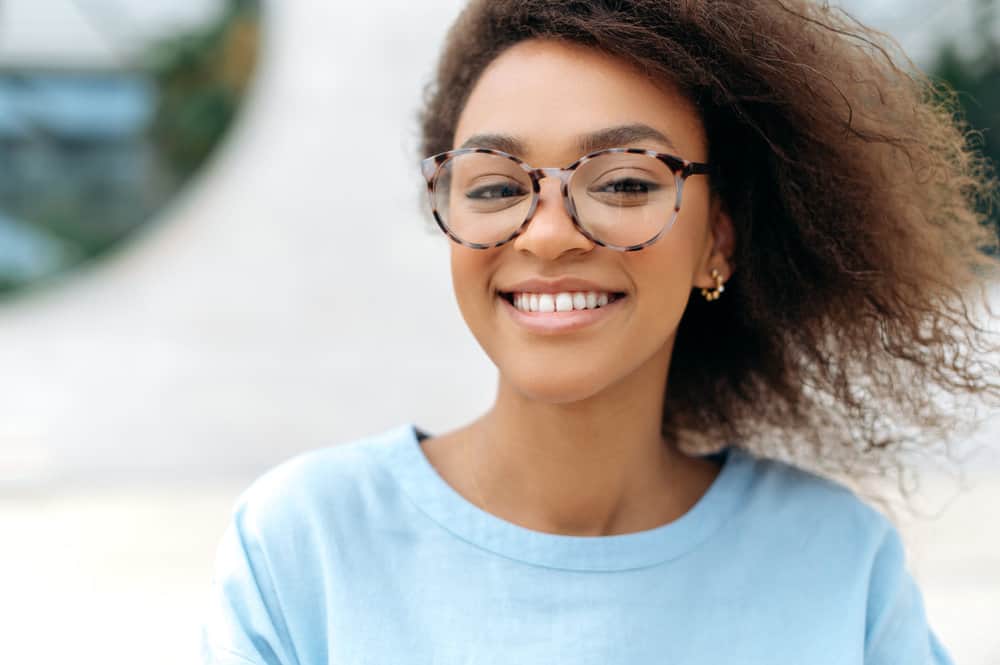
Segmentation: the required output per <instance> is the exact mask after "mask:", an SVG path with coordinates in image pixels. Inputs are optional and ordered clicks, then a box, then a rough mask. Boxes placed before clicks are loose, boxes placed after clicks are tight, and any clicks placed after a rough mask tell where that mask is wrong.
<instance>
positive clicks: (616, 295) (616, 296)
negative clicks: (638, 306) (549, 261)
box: [497, 291, 626, 311]
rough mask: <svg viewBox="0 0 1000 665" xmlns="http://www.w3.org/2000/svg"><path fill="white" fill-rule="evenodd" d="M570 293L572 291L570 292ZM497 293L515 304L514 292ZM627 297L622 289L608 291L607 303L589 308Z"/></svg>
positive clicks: (598, 307)
mask: <svg viewBox="0 0 1000 665" xmlns="http://www.w3.org/2000/svg"><path fill="white" fill-rule="evenodd" d="M570 293H572V292H570ZM497 295H498V296H500V297H501V298H503V299H504V300H506V301H507V302H508V303H510V304H511V306H513V305H514V293H513V292H507V291H497ZM548 295H552V296H555V295H556V294H554V293H551V294H548ZM625 297H626V294H625V293H624V292H622V291H615V292H608V302H607V304H606V305H597V306H595V307H593V308H591V307H588V308H587V309H600V308H601V307H606V306H607V305H610V304H611V303H613V302H615V301H616V300H621V299H622V298H625ZM573 311H580V310H578V309H577V308H576V307H574V308H573Z"/></svg>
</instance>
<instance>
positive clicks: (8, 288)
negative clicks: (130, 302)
mask: <svg viewBox="0 0 1000 665" xmlns="http://www.w3.org/2000/svg"><path fill="white" fill-rule="evenodd" d="M259 35H260V7H259V0H176V1H175V2H171V3H150V2H147V1H146V0H46V2H37V0H5V2H4V3H3V5H0V44H3V45H2V46H0V299H3V298H5V297H9V296H10V295H12V294H13V293H15V292H17V291H21V290H24V289H26V288H27V287H29V286H32V285H36V284H40V283H43V282H46V281H49V280H51V279H53V278H55V277H57V276H60V275H62V274H64V273H66V272H67V271H69V270H70V269H72V268H73V267H75V266H77V265H79V264H81V263H82V262H85V261H89V260H92V259H95V258H97V257H100V256H102V255H105V254H107V253H108V252H110V251H112V250H114V249H115V248H118V247H120V246H121V245H122V244H123V241H125V240H126V239H127V238H128V237H129V235H130V234H132V233H134V232H135V231H136V230H138V229H140V228H141V227H142V226H143V225H145V224H148V223H149V222H150V220H152V219H154V217H155V213H156V212H157V211H158V210H159V209H160V208H162V207H163V206H164V205H165V204H166V202H167V201H169V200H170V198H171V197H172V196H173V195H174V194H175V193H176V192H177V190H178V189H179V188H180V187H181V186H183V184H184V183H185V181H187V180H188V179H189V178H190V177H192V176H193V175H194V174H196V173H197V172H198V170H199V169H200V168H201V167H202V166H203V165H204V164H205V162H206V159H207V158H208V157H209V155H210V154H211V153H212V151H213V150H214V149H215V148H216V147H217V146H218V145H219V142H220V141H221V140H222V139H223V137H224V136H225V135H226V133H227V131H228V129H229V128H230V126H231V125H232V123H233V120H234V118H235V115H236V113H237V112H238V109H239V107H240V103H241V101H242V99H243V97H244V95H245V94H246V92H247V89H248V86H249V85H250V82H251V79H252V75H253V71H254V67H255V63H256V61H257V56H258V46H259Z"/></svg>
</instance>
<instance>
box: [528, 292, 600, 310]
mask: <svg viewBox="0 0 1000 665" xmlns="http://www.w3.org/2000/svg"><path fill="white" fill-rule="evenodd" d="M512 300H513V302H514V307H515V308H517V309H519V310H521V311H522V312H569V311H572V310H574V309H577V310H582V309H596V308H598V307H603V306H604V305H607V304H608V303H609V302H610V301H611V294H609V293H607V292H605V293H598V292H596V291H573V292H570V291H562V292H559V293H515V294H513V298H512Z"/></svg>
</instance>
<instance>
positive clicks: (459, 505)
mask: <svg viewBox="0 0 1000 665" xmlns="http://www.w3.org/2000/svg"><path fill="white" fill-rule="evenodd" d="M885 48H886V43H885V40H884V39H883V38H882V37H881V36H880V35H878V34H877V33H875V32H873V31H871V30H869V29H866V28H864V27H862V26H860V25H857V24H855V23H853V22H852V21H851V20H850V19H848V18H847V17H845V16H844V15H842V14H840V13H838V12H836V11H832V10H828V9H824V8H821V7H819V6H817V5H814V4H811V3H807V2H804V1H802V0H796V1H790V2H788V1H786V2H784V3H780V2H747V1H745V0H743V1H718V2H715V1H712V2H705V1H702V2H687V1H680V0H676V1H672V2H669V1H663V0H660V1H652V0H648V1H632V2H618V1H616V2H608V1H603V2H600V1H596V0H591V1H582V0H544V1H542V0H476V1H473V2H472V3H471V4H470V5H469V6H468V7H467V8H466V9H465V11H464V12H463V14H462V15H461V17H460V18H459V19H458V21H457V22H456V24H455V25H454V27H453V28H452V30H451V32H450V34H449V37H448V41H447V44H446V46H445V49H444V53H443V55H442V59H441V62H440V67H439V70H438V72H437V77H436V80H435V82H434V85H433V86H432V87H431V88H430V91H429V92H430V94H429V96H428V99H427V102H426V107H425V109H424V113H423V148H424V157H425V159H424V161H423V165H422V166H423V174H424V176H425V178H426V181H427V189H428V194H429V200H430V208H431V209H432V211H433V214H434V217H435V220H436V223H437V224H438V226H439V227H440V228H441V230H442V231H444V233H446V234H447V235H448V237H449V238H450V240H451V242H450V247H451V267H452V275H453V282H454V288H455V294H456V297H457V300H458V303H459V306H460V309H461V312H462V315H463V317H464V319H465V321H466V323H467V324H468V326H469V328H470V330H471V331H472V333H473V334H474V335H475V337H476V339H477V340H478V341H479V343H480V344H481V346H482V347H483V349H484V351H485V352H486V353H487V354H488V355H489V357H490V358H491V359H492V360H493V362H494V363H495V364H496V366H497V368H498V370H499V383H498V388H497V395H496V401H495V403H494V405H493V407H492V408H491V409H490V410H489V411H488V412H486V413H485V414H483V415H482V416H480V417H479V418H477V419H475V420H474V421H473V422H470V423H469V424H467V425H465V426H463V427H460V428H458V429H455V430H453V431H450V432H447V433H442V434H440V435H438V436H429V435H428V434H427V433H425V432H423V431H421V430H420V429H419V428H417V427H415V426H413V425H410V424H406V425H401V426H398V427H395V428H392V429H391V430H388V431H385V432H381V433H378V434H373V435H371V436H368V437H365V438H362V439H359V440H356V441H353V442H349V443H346V444H343V445H337V446H333V447H331V448H327V449H323V450H318V451H315V452H311V453H308V454H305V455H302V456H299V457H297V458H295V459H294V460H291V461H289V462H287V463H285V464H282V465H280V466H279V467H278V468H276V469H274V470H272V471H270V472H269V473H267V474H265V475H264V476H263V477H262V478H260V479H259V480H258V481H256V482H255V483H254V484H253V486H251V487H250V488H249V489H248V490H247V491H246V492H245V493H244V494H243V495H242V496H241V497H240V500H239V502H238V504H237V506H236V509H235V511H234V515H233V518H234V519H233V522H232V524H231V526H230V528H229V529H228V530H227V532H226V535H225V537H224V540H223V543H222V546H221V548H220V550H219V559H218V564H217V566H218V568H217V573H216V580H215V587H214V595H213V604H212V609H211V612H210V614H209V615H208V618H207V621H206V624H205V631H204V641H203V644H204V659H205V662H210V663H254V664H258V665H264V664H277V663H281V664H285V665H287V664H291V663H296V664H299V665H314V664H319V663H360V662H371V663H432V662H433V663H442V664H445V663H448V664H451V663H476V664H477V665H482V664H483V663H494V662H495V663H543V662H544V663H552V662H571V663H601V664H602V665H603V664H607V663H629V664H638V663H654V662H655V663H689V664H696V663H712V664H715V663H741V664H747V663H767V664H768V665H778V664H784V663H788V664H793V663H794V664H796V665H800V664H802V663H809V664H810V665H820V664H826V663H829V664H831V665H832V664H834V663H836V664H838V665H840V664H844V663H865V664H882V663H884V664H889V663H892V664H897V663H921V664H929V663H937V664H943V663H950V662H951V660H950V657H949V655H948V651H947V650H946V648H945V647H944V646H943V645H942V644H941V643H940V641H939V640H938V638H937V636H936V634H935V633H934V631H933V630H932V628H931V627H930V626H929V623H928V620H927V618H926V614H925V611H924V606H923V601H922V597H921V593H920V591H919V589H918V588H917V586H916V584H915V582H914V580H913V578H912V577H911V575H910V574H909V573H908V571H907V568H906V561H905V557H904V552H903V548H902V545H901V542H900V537H899V534H898V532H897V530H896V529H895V528H894V527H893V525H892V523H891V522H890V521H889V520H888V519H886V518H885V517H883V516H882V515H881V514H880V513H879V512H878V511H876V510H875V509H873V508H871V507H869V506H868V505H867V504H866V503H865V502H864V501H862V500H861V499H859V498H858V497H857V495H856V494H855V493H854V492H853V491H852V490H850V489H848V487H847V486H846V485H845V484H841V483H840V482H836V481H834V480H830V479H826V478H824V477H822V476H820V475H817V474H815V473H813V472H811V471H806V470H803V469H800V468H797V467H796V466H793V465H791V464H788V463H787V461H788V460H793V461H794V460H797V461H800V462H802V464H803V465H807V466H814V467H819V468H823V469H826V470H828V471H829V472H830V473H831V474H837V473H838V472H839V473H840V474H841V475H845V478H846V479H847V480H849V481H861V480H863V479H864V478H865V477H866V475H879V474H885V473H889V472H891V471H892V470H893V469H897V470H902V471H906V469H907V468H908V466H907V465H908V464H909V463H910V460H909V459H908V458H906V457H905V456H904V455H903V451H904V450H912V449H917V448H919V447H921V446H923V447H925V448H926V449H928V450H932V449H937V446H938V444H940V442H941V441H942V440H944V439H945V438H946V437H945V435H946V434H947V433H948V432H949V431H951V430H953V429H954V427H955V426H956V425H957V424H962V422H963V421H961V420H960V419H958V418H957V417H952V416H951V415H950V414H953V413H954V411H951V410H949V408H948V407H947V405H945V404H943V403H942V402H941V400H940V394H941V391H944V393H943V394H945V395H951V396H955V395H958V396H960V397H962V396H964V397H963V399H964V400H966V401H967V398H968V397H970V396H974V395H980V396H985V397H993V398H996V397H997V396H1000V386H998V385H997V383H996V377H997V374H996V369H995V368H991V367H988V366H986V364H985V361H983V360H982V358H981V357H978V356H976V355H974V354H973V353H972V351H973V350H976V351H979V350H981V349H982V348H983V345H984V344H985V343H986V340H985V338H984V334H983V331H982V330H981V329H980V328H978V327H977V325H976V324H975V323H974V322H973V319H972V318H970V317H971V316H972V315H971V314H970V313H969V312H968V310H967V308H968V307H969V306H970V305H971V304H972V300H973V298H972V287H974V286H976V285H977V284H980V283H981V282H980V280H982V279H983V275H984V274H985V271H987V270H993V269H995V268H996V267H997V262H996V260H995V259H993V258H990V257H989V255H988V254H986V253H983V252H982V251H981V250H982V248H983V247H986V246H987V245H990V244H991V243H993V244H994V245H995V242H996V239H995V237H994V236H993V235H992V234H991V232H989V231H987V229H986V227H985V226H983V225H982V221H983V220H982V215H981V213H980V212H979V211H980V210H981V209H982V206H981V204H982V202H983V200H984V199H983V197H986V196H989V193H990V190H989V187H990V182H988V181H987V179H986V178H985V177H984V176H982V175H981V173H982V169H981V164H980V163H979V161H977V158H976V157H975V155H974V153H973V152H971V151H970V150H969V149H968V148H967V146H966V142H965V139H964V136H963V133H962V130H961V128H960V127H956V126H955V125H954V124H953V121H952V120H951V115H950V111H949V108H948V107H947V105H945V104H943V103H940V102H935V101H934V98H932V97H930V96H929V95H928V92H929V90H930V88H929V84H928V83H927V81H926V79H925V78H923V77H922V76H920V75H919V74H914V73H912V72H907V71H905V70H902V69H900V68H899V67H898V66H897V65H896V64H895V63H894V62H893V60H892V59H891V57H890V53H889V52H887V51H886V50H884V49H885ZM991 372H992V373H991ZM935 396H937V397H935ZM961 403H962V404H964V403H965V402H961ZM932 446H933V448H932ZM778 458H782V459H783V460H786V461H778ZM848 470H850V474H849V475H848V474H845V472H847V471H848Z"/></svg>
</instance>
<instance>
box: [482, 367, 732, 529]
mask: <svg viewBox="0 0 1000 665" xmlns="http://www.w3.org/2000/svg"><path fill="white" fill-rule="evenodd" d="M651 365H652V363H651ZM658 369H659V370H660V372H662V366H661V367H660V368H658ZM658 376H659V377H660V378H659V380H658V381H657V379H656V377H655V376H653V377H643V376H635V377H631V379H630V382H631V385H627V384H623V385H620V386H617V387H614V388H611V389H609V390H607V391H605V392H603V393H602V394H600V395H598V396H594V397H592V398H588V399H586V400H582V401H577V402H572V403H564V404H553V403H551V402H543V401H539V400H535V399H531V398H530V397H529V396H526V395H524V394H523V393H521V392H519V391H518V390H516V388H515V387H514V386H511V385H510V384H508V383H507V382H505V381H504V380H503V378H502V377H501V379H500V382H499V386H498V391H497V399H496V402H495V404H494V406H493V408H492V409H491V410H490V411H488V412H487V413H486V414H484V415H483V416H482V417H481V418H480V419H478V420H477V421H475V422H474V423H472V424H471V425H470V426H469V429H468V430H467V432H466V434H467V438H466V440H467V442H468V443H469V444H471V445H469V446H468V447H469V450H468V451H466V452H467V454H468V455H469V457H470V458H471V459H470V460H469V461H468V463H467V464H465V465H463V466H465V469H466V471H465V472H466V473H469V474H473V476H474V479H475V485H477V486H478V489H479V491H480V492H481V495H482V498H481V500H482V502H484V503H485V505H484V508H485V509H486V510H488V511H489V512H491V513H494V514H496V515H498V516H500V517H502V518H504V519H506V520H508V521H511V522H514V523H516V524H520V525H522V526H525V527H527V528H530V529H534V530H537V531H544V532H548V533H560V534H566V535H585V536H599V535H612V534H616V533H630V532H634V531H642V530H646V529H651V528H654V527H656V526H659V525H662V524H664V523H667V522H670V521H673V520H674V519H676V518H678V517H680V516H681V515H683V514H684V513H685V512H687V510H689V509H690V507H691V506H692V505H694V503H695V502H696V501H697V499H698V498H699V497H700V496H701V495H702V494H703V493H704V491H705V490H706V489H707V487H708V485H710V484H711V481H712V479H714V477H715V475H716V472H717V467H716V465H714V464H713V463H710V462H706V461H704V460H700V459H697V458H690V457H687V456H685V455H684V454H683V453H681V452H680V451H678V450H677V449H676V448H675V446H674V445H672V444H671V443H670V442H667V441H665V440H664V439H663V437H662V435H661V433H660V430H661V426H660V423H661V413H662V408H663V387H664V383H665V382H664V380H663V379H662V377H664V376H665V374H664V373H659V374H658ZM657 385H658V386H659V390H657V389H656V386H657Z"/></svg>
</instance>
